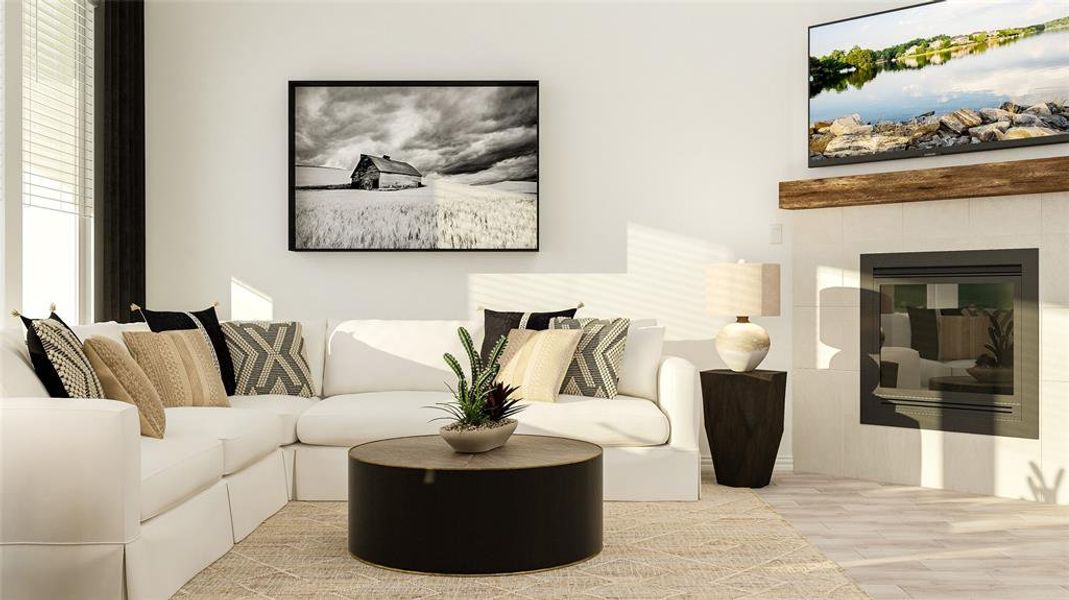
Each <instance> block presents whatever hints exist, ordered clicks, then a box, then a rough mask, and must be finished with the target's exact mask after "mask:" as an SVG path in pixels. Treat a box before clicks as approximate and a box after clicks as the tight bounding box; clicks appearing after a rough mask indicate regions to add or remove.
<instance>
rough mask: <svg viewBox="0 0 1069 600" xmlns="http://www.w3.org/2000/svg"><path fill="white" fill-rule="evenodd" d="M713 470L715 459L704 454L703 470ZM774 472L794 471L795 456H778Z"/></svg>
mask: <svg viewBox="0 0 1069 600" xmlns="http://www.w3.org/2000/svg"><path fill="white" fill-rule="evenodd" d="M712 470H713V459H712V457H710V456H702V471H710V472H711V471H712ZM772 472H773V473H792V472H794V457H793V456H777V457H776V466H774V467H772Z"/></svg>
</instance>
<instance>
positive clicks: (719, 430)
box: [702, 369, 787, 488]
mask: <svg viewBox="0 0 1069 600" xmlns="http://www.w3.org/2000/svg"><path fill="white" fill-rule="evenodd" d="M786 390H787V373H786V372H784V371H750V372H748V373H736V372H735V371H729V370H727V369H716V370H713V371H702V398H703V400H704V404H705V433H706V434H707V435H708V436H709V448H710V450H711V451H712V454H713V468H714V469H715V470H716V482H717V483H719V484H721V485H727V486H731V487H750V488H760V487H765V486H766V485H768V482H769V481H771V480H772V468H773V467H774V466H775V465H776V454H777V453H778V452H779V442H780V438H782V437H783V401H784V400H783V399H784V395H785V394H786Z"/></svg>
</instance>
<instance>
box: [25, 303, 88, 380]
mask: <svg viewBox="0 0 1069 600" xmlns="http://www.w3.org/2000/svg"><path fill="white" fill-rule="evenodd" d="M30 327H31V328H32V330H33V333H34V334H35V335H36V337H37V339H38V340H39V341H40V345H41V347H42V348H43V350H44V355H45V356H46V357H47V359H48V363H49V364H50V365H51V367H52V369H53V370H54V373H55V375H56V377H57V378H58V381H59V384H60V385H61V386H62V390H63V393H65V394H66V396H60V397H65V398H103V397H104V386H102V385H101V384H100V379H99V378H98V377H97V374H96V371H94V370H93V366H92V365H91V364H89V358H88V357H86V355H85V352H84V351H82V343H81V342H80V341H78V336H76V335H74V332H73V331H71V330H70V329H68V328H67V326H66V325H65V324H64V323H63V322H62V321H60V320H59V319H51V318H49V319H35V320H32V321H30ZM50 391H51V390H50Z"/></svg>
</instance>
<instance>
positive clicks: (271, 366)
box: [222, 321, 315, 398]
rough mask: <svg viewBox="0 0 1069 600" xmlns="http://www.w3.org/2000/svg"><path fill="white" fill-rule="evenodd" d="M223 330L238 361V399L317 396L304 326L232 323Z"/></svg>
mask: <svg viewBox="0 0 1069 600" xmlns="http://www.w3.org/2000/svg"><path fill="white" fill-rule="evenodd" d="M222 328H223V334H224V335H225V336H226V345H227V348H228V349H229V351H230V357H231V359H232V360H233V361H234V375H235V388H236V389H235V393H236V394H237V395H239V396H258V395H261V394H279V395H285V396H304V397H305V398H309V397H311V396H314V395H315V386H314V384H313V382H312V372H311V370H310V369H309V368H308V359H307V358H306V357H305V354H304V333H303V332H302V330H301V324H300V323H297V322H268V321H230V322H227V323H223V325H222Z"/></svg>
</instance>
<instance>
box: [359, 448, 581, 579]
mask: <svg viewBox="0 0 1069 600" xmlns="http://www.w3.org/2000/svg"><path fill="white" fill-rule="evenodd" d="M391 443H392V444H394V445H395V447H392V448H391V447H382V446H380V447H379V448H377V449H370V451H368V450H369V446H371V445H374V444H380V445H381V444H391ZM405 443H408V445H407V446H405ZM562 443H563V444H565V445H566V446H567V447H565V448H564V449H563V450H564V452H555V451H553V450H554V448H553V447H554V445H558V444H562ZM577 445H579V446H577ZM439 446H440V447H439ZM576 450H578V451H577V452H576ZM428 452H430V453H431V454H428ZM435 452H437V453H438V454H434V453H435ZM531 452H535V453H536V455H537V456H539V457H541V458H536V459H532V457H531ZM539 453H540V454H539ZM383 457H389V458H386V459H383ZM439 459H440V460H439ZM535 463H538V464H535ZM601 469H602V466H601V449H600V448H598V447H597V446H594V445H592V444H586V443H585V442H576V441H574V440H561V439H557V438H547V437H542V436H522V435H520V436H513V438H512V439H511V440H509V442H508V444H506V445H505V446H503V447H502V448H499V449H497V450H493V451H491V452H489V453H486V454H482V455H462V454H456V453H454V452H453V451H452V450H451V449H450V448H449V446H447V445H446V444H445V442H444V441H442V440H441V439H440V438H438V437H437V436H420V437H413V438H400V439H397V440H384V441H382V442H372V443H371V444H364V445H362V446H357V447H355V448H353V449H352V450H351V451H350V455H349V551H350V552H351V553H352V554H353V556H354V557H356V558H358V559H360V560H363V561H365V562H368V563H371V564H374V565H378V566H381V567H386V568H390V569H398V570H403V571H415V572H422V573H439V574H453V575H485V574H499V573H519V572H525V571H537V570H543V569H549V568H553V567H560V566H564V565H569V564H572V563H576V562H580V561H583V560H586V559H588V558H590V557H592V556H595V555H596V554H598V553H599V552H600V551H601V547H602V473H601Z"/></svg>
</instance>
